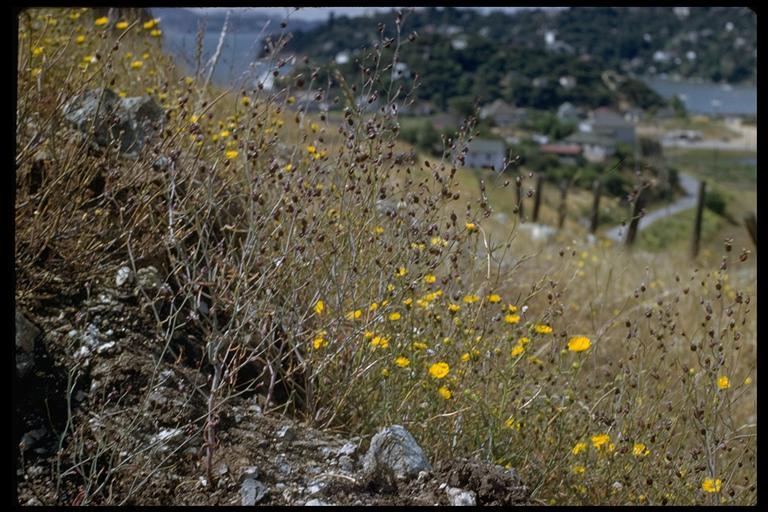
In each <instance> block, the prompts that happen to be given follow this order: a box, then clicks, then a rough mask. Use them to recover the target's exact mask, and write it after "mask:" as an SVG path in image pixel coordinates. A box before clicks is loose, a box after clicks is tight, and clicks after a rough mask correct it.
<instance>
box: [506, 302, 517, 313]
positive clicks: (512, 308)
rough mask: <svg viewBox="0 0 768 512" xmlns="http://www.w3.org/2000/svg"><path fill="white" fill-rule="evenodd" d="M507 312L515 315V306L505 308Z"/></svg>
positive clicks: (510, 305)
mask: <svg viewBox="0 0 768 512" xmlns="http://www.w3.org/2000/svg"><path fill="white" fill-rule="evenodd" d="M507 310H508V311H509V312H510V313H517V306H513V305H512V304H509V305H508V306H507Z"/></svg>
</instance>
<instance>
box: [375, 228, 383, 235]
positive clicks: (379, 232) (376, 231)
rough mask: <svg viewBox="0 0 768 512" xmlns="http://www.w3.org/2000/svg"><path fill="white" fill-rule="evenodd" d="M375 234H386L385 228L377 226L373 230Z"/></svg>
mask: <svg viewBox="0 0 768 512" xmlns="http://www.w3.org/2000/svg"><path fill="white" fill-rule="evenodd" d="M373 232H374V233H376V234H377V235H380V234H382V233H383V232H384V228H383V227H381V226H376V227H375V228H373Z"/></svg>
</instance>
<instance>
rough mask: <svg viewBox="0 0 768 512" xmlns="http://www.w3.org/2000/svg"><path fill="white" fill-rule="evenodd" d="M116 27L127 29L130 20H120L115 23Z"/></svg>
mask: <svg viewBox="0 0 768 512" xmlns="http://www.w3.org/2000/svg"><path fill="white" fill-rule="evenodd" d="M115 28H116V29H120V30H125V29H127V28H128V22H127V21H118V22H117V23H115Z"/></svg>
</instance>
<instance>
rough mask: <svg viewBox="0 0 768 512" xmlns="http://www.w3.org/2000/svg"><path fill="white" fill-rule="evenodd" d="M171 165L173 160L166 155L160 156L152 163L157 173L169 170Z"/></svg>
mask: <svg viewBox="0 0 768 512" xmlns="http://www.w3.org/2000/svg"><path fill="white" fill-rule="evenodd" d="M170 165H171V159H170V158H168V157H167V156H165V155H160V156H158V157H157V158H156V159H155V161H154V162H153V163H152V169H154V170H155V171H158V172H161V171H164V170H166V169H168V167H170Z"/></svg>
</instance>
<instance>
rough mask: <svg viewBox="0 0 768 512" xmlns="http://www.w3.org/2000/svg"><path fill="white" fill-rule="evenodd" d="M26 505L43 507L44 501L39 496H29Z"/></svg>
mask: <svg viewBox="0 0 768 512" xmlns="http://www.w3.org/2000/svg"><path fill="white" fill-rule="evenodd" d="M24 505H25V506H27V507H42V506H43V502H42V501H40V500H39V499H37V498H29V500H27V502H26V503H25V504H24Z"/></svg>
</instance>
